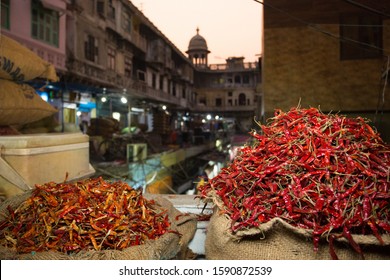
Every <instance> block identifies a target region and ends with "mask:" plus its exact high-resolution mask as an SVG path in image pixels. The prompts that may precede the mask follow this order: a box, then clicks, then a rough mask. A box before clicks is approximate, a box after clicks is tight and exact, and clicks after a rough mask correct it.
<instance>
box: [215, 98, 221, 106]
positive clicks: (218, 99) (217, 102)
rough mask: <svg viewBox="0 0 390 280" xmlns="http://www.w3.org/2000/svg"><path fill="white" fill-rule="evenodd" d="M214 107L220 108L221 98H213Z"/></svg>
mask: <svg viewBox="0 0 390 280" xmlns="http://www.w3.org/2000/svg"><path fill="white" fill-rule="evenodd" d="M215 106H217V107H221V106H222V98H215Z"/></svg>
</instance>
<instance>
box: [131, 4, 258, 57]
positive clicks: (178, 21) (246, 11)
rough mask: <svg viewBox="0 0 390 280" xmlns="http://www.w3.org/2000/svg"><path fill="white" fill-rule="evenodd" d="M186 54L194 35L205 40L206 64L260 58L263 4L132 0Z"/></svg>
mask: <svg viewBox="0 0 390 280" xmlns="http://www.w3.org/2000/svg"><path fill="white" fill-rule="evenodd" d="M131 1H132V3H133V4H134V5H135V6H136V7H137V8H138V9H140V10H141V11H142V12H143V14H144V15H145V16H146V17H147V18H148V19H149V20H150V21H151V22H152V23H153V24H154V25H155V26H156V27H157V28H158V29H159V30H160V31H161V32H162V33H163V34H164V35H165V36H166V37H167V38H168V39H169V40H170V41H171V42H172V43H173V44H174V45H175V46H176V47H177V48H178V49H179V50H180V51H182V52H183V53H184V54H185V55H186V53H185V51H187V49H188V43H189V41H190V40H191V38H192V37H193V36H194V35H195V34H196V28H199V34H200V35H201V36H203V37H204V38H205V39H206V41H207V46H208V49H209V51H210V53H209V55H208V62H209V64H217V63H225V62H226V58H228V57H231V56H237V57H238V56H243V57H245V60H244V61H245V62H255V61H257V60H258V58H259V56H261V52H262V49H261V40H262V35H261V32H262V8H263V7H262V5H261V4H259V3H257V2H255V1H253V0H131Z"/></svg>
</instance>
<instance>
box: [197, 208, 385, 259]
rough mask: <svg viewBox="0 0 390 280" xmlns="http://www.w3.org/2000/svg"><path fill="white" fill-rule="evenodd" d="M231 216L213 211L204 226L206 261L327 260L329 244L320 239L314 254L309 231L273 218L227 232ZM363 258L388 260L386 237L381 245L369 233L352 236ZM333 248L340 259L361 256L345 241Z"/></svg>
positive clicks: (328, 257) (358, 257) (337, 243)
mask: <svg viewBox="0 0 390 280" xmlns="http://www.w3.org/2000/svg"><path fill="white" fill-rule="evenodd" d="M230 228H231V219H230V218H229V217H228V216H227V215H224V214H221V213H220V211H219V210H218V209H216V210H215V211H214V214H213V215H212V217H211V219H210V223H209V226H208V229H207V234H206V241H205V252H206V259H209V260H224V259H230V260H330V259H332V258H331V256H330V254H329V244H328V243H327V242H326V241H325V240H322V241H321V243H320V246H319V250H318V251H317V252H316V253H315V252H314V249H313V248H314V247H313V241H312V239H311V236H312V235H311V233H310V232H309V231H307V230H303V229H298V228H295V227H292V226H291V225H289V224H288V223H286V222H285V221H283V220H281V219H279V218H275V219H273V220H271V221H269V222H267V223H264V224H262V225H261V226H260V227H259V228H253V229H249V230H246V231H239V232H237V234H234V235H233V234H232V233H231V231H230ZM353 237H354V240H355V241H356V242H357V243H358V244H359V245H360V247H361V248H362V251H363V253H364V258H365V259H367V260H388V259H390V236H388V235H386V236H382V238H383V240H384V242H385V245H379V242H378V240H377V239H376V238H375V237H373V236H363V235H354V236H353ZM334 247H335V251H336V254H337V256H338V258H339V259H340V260H359V259H362V258H361V256H360V255H359V254H357V253H356V252H355V251H354V250H353V249H352V248H351V247H350V245H349V244H348V243H347V241H345V242H343V241H338V242H335V246H334Z"/></svg>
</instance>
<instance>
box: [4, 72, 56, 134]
mask: <svg viewBox="0 0 390 280" xmlns="http://www.w3.org/2000/svg"><path fill="white" fill-rule="evenodd" d="M57 111H58V110H57V109H55V108H54V107H53V106H52V105H50V104H49V103H47V102H45V101H44V100H43V99H42V98H41V97H40V96H39V95H38V94H37V93H36V92H35V90H34V88H32V87H31V86H29V85H27V84H17V83H15V82H12V81H9V80H1V79H0V126H2V125H24V124H28V123H32V122H35V121H39V120H41V119H43V118H45V117H48V116H51V115H53V114H54V113H56V112H57Z"/></svg>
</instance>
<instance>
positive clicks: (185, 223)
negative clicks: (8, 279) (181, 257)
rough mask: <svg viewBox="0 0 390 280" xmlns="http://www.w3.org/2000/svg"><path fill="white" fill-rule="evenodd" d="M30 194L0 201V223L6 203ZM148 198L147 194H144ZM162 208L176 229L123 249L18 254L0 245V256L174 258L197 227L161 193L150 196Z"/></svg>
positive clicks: (125, 258)
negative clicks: (166, 211)
mask: <svg viewBox="0 0 390 280" xmlns="http://www.w3.org/2000/svg"><path fill="white" fill-rule="evenodd" d="M30 195H31V191H29V192H26V193H24V194H22V195H19V196H15V197H12V198H10V199H8V200H6V201H4V202H3V203H2V204H1V205H0V223H1V222H2V221H3V220H4V217H7V216H8V215H9V214H8V210H7V206H8V205H11V206H12V207H13V208H16V207H17V206H18V205H20V204H21V203H22V202H23V201H25V200H26V199H27V198H28V197H29V196H30ZM145 197H146V198H147V199H149V198H148V196H145ZM153 199H154V200H155V201H156V203H157V205H159V206H160V207H161V208H163V209H167V210H168V217H169V220H170V223H171V227H170V230H173V231H175V230H176V231H178V232H179V233H180V234H181V235H180V236H179V235H178V234H176V233H170V232H169V233H165V234H164V235H162V236H160V237H159V238H158V239H156V240H149V241H147V242H146V243H145V244H142V245H139V246H132V247H129V248H126V249H124V250H122V251H119V250H102V251H92V250H91V251H81V252H79V253H77V254H74V255H67V254H64V253H61V252H58V251H47V252H36V253H34V252H33V253H30V254H18V253H17V252H15V251H14V250H11V249H8V248H5V247H3V246H0V259H1V260H10V259H17V260H167V259H172V258H174V257H175V256H176V255H177V254H179V253H180V252H181V251H183V250H185V249H186V248H187V246H188V243H189V242H190V241H191V239H192V238H193V236H194V234H195V231H196V224H197V221H196V216H188V215H182V213H181V212H180V211H178V210H177V209H176V208H174V207H173V205H172V203H171V202H169V201H168V200H166V199H165V198H163V197H161V196H153Z"/></svg>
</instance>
